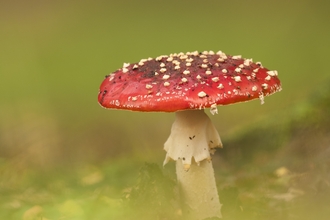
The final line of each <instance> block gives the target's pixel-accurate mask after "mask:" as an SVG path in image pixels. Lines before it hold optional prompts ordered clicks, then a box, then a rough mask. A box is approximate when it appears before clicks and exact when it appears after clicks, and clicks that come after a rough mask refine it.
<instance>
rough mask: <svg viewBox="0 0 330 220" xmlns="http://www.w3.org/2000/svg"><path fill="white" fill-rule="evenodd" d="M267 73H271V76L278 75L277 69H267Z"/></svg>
mask: <svg viewBox="0 0 330 220" xmlns="http://www.w3.org/2000/svg"><path fill="white" fill-rule="evenodd" d="M267 74H268V75H270V76H277V75H278V73H277V71H276V70H270V71H267Z"/></svg>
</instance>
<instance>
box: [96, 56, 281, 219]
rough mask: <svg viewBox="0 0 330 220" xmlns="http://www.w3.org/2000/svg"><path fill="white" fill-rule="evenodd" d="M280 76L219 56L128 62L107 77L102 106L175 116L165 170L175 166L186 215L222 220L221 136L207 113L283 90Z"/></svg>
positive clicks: (249, 61) (257, 65)
mask: <svg viewBox="0 0 330 220" xmlns="http://www.w3.org/2000/svg"><path fill="white" fill-rule="evenodd" d="M277 75H278V74H277V71H275V70H273V71H270V70H268V69H266V68H264V67H263V66H262V65H261V63H260V62H257V63H254V62H253V61H252V59H243V58H241V56H230V55H227V54H225V53H223V52H221V51H219V52H217V53H214V52H213V51H204V52H202V53H200V52H197V51H195V52H188V53H178V54H176V53H175V54H171V55H168V56H167V55H163V56H159V57H157V58H155V59H152V58H149V59H142V60H140V61H139V62H137V63H134V64H127V63H125V64H124V65H123V67H122V68H121V69H118V70H117V71H115V72H113V73H112V74H109V75H107V76H106V78H105V79H104V81H103V82H102V84H101V86H100V92H99V95H98V101H99V103H100V104H101V105H102V106H103V107H105V108H112V109H126V110H132V111H144V112H176V117H175V121H174V123H173V125H172V129H171V134H170V136H169V138H168V139H167V141H166V142H165V144H164V149H165V150H166V152H167V154H166V157H165V161H164V165H165V164H166V163H168V162H169V161H170V160H174V161H176V173H177V181H178V185H179V188H180V194H181V198H182V199H181V200H182V205H183V210H184V214H185V215H186V216H188V217H189V219H197V220H199V219H204V218H208V217H218V218H221V204H220V201H219V197H218V192H217V188H216V182H215V178H214V171H213V167H212V162H211V155H212V154H214V152H215V150H216V148H221V147H222V143H221V140H220V137H219V134H218V132H217V130H216V128H215V126H214V125H213V124H212V122H211V120H210V118H209V117H208V116H207V114H205V112H204V109H205V108H210V111H211V113H212V114H213V115H214V114H216V113H218V111H217V105H227V104H234V103H238V102H245V101H249V100H252V99H260V101H261V104H263V103H264V97H265V96H269V95H271V94H273V93H275V92H278V91H280V90H281V83H280V80H279V79H278V77H277Z"/></svg>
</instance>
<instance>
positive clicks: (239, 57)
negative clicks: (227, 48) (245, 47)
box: [231, 55, 242, 60]
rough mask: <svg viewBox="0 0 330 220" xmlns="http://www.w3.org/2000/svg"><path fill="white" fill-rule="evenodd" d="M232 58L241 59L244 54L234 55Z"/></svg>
mask: <svg viewBox="0 0 330 220" xmlns="http://www.w3.org/2000/svg"><path fill="white" fill-rule="evenodd" d="M231 58H233V59H234V60H237V59H241V58H242V56H241V55H236V56H232V57H231Z"/></svg>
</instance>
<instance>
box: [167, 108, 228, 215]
mask: <svg viewBox="0 0 330 220" xmlns="http://www.w3.org/2000/svg"><path fill="white" fill-rule="evenodd" d="M217 147H222V143H221V140H220V137H219V134H218V132H217V130H216V129H215V127H214V125H213V124H212V122H211V120H210V118H209V117H208V116H207V115H206V114H205V112H204V110H186V111H181V112H177V113H176V118H175V121H174V123H173V125H172V129H171V134H170V137H169V138H168V139H167V141H166V142H165V144H164V149H165V150H166V151H167V154H166V158H165V161H164V165H165V164H166V163H167V162H168V161H169V160H170V159H172V160H175V161H176V172H177V179H178V184H179V187H180V194H181V196H182V203H183V210H184V214H185V215H187V216H189V218H188V219H196V220H200V219H204V218H208V217H218V218H221V211H220V210H221V204H220V201H219V196H218V191H217V188H216V183H215V178H214V170H213V167H212V162H211V154H213V153H214V152H215V148H217Z"/></svg>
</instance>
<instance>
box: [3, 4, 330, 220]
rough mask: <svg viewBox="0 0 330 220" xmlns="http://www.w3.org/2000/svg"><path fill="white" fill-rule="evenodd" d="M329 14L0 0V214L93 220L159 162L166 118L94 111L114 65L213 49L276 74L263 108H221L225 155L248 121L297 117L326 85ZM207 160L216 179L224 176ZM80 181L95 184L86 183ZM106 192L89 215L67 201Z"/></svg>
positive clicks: (293, 8) (324, 9)
mask: <svg viewBox="0 0 330 220" xmlns="http://www.w3.org/2000/svg"><path fill="white" fill-rule="evenodd" d="M329 7H330V3H329V1H321V0H318V1H314V0H313V1H307V0H302V1H284V0H279V1H261V0H259V1H258V0H254V1H237V0H234V1H221V0H218V1H216V0H206V1H195V0H192V1H187V0H182V1H181V0H180V1H173V0H170V1H158V0H154V1H147V0H141V1H127V0H124V1H102V0H96V1H88V0H85V1H1V2H0V76H1V77H0V94H1V95H0V175H1V176H0V193H3V195H4V196H3V197H2V198H1V199H0V202H1V204H0V209H3V210H4V211H1V212H0V213H2V214H0V216H1V215H3V216H4V217H5V218H6V219H22V218H23V219H24V220H26V219H28V217H26V216H25V215H28V214H26V213H27V212H28V211H29V210H31V208H32V209H33V208H35V207H37V208H41V209H42V210H43V212H42V213H44V214H43V216H44V219H74V218H77V219H102V217H101V216H102V215H100V214H96V212H97V213H103V214H104V215H105V216H107V215H110V214H109V213H108V212H107V211H104V210H108V209H107V205H108V206H111V207H112V206H113V203H116V202H117V199H118V198H120V196H121V194H122V190H124V189H125V188H127V187H129V186H130V185H132V184H134V183H135V179H136V178H137V175H138V171H139V167H141V166H142V165H143V164H144V162H150V163H156V164H158V165H159V166H160V165H161V164H162V161H163V158H164V156H165V152H164V151H163V150H162V148H163V143H164V142H165V140H166V139H167V137H168V135H169V132H170V127H171V124H172V121H173V119H174V114H169V113H138V112H129V111H117V110H105V109H103V108H101V107H100V106H99V105H98V103H97V94H98V88H99V85H100V83H101V82H102V80H103V79H104V76H105V75H107V74H109V73H110V72H112V71H114V70H116V69H118V68H120V67H122V64H123V63H124V62H129V63H134V62H138V61H139V60H140V59H141V58H148V57H157V56H158V55H162V54H170V53H178V52H187V51H195V50H199V51H204V50H213V51H218V50H222V51H223V52H225V53H227V54H230V55H242V56H243V57H245V58H253V60H254V61H261V62H262V64H263V65H264V66H265V67H267V68H268V69H272V70H277V71H278V72H279V78H280V79H281V82H282V87H283V91H281V92H280V93H277V94H275V95H273V96H270V97H267V98H266V99H265V104H264V105H260V101H258V100H257V101H252V102H249V103H240V104H236V105H230V106H220V107H218V111H219V114H218V115H215V116H211V119H212V121H213V122H214V124H215V126H216V127H217V128H218V130H219V133H220V135H221V137H222V139H223V140H224V143H225V147H228V148H229V147H230V140H235V138H237V136H238V135H237V134H242V132H244V131H249V129H250V127H251V125H252V124H255V123H260V124H261V125H264V124H263V123H264V122H267V121H269V120H275V121H276V120H277V119H278V120H281V118H279V117H278V114H279V113H282V114H281V117H283V118H284V119H283V120H288V119H290V118H292V117H293V116H292V115H294V116H297V115H299V114H305V110H306V106H307V105H308V104H309V100H313V98H311V97H312V94H313V92H315V91H318V90H319V89H322V88H324V87H325V88H327V86H328V84H327V83H326V82H327V81H328V82H329V72H328V68H329V61H328V59H329V50H330V43H329V39H330V25H329V21H330V15H329ZM302 103H303V104H302ZM292 109H294V110H292ZM207 112H208V111H207ZM287 112H290V113H287ZM292 112H293V113H292ZM274 117H276V118H275V119H274ZM243 144H244V143H243ZM246 144H247V145H248V146H245V147H246V148H251V149H253V147H254V143H253V142H249V141H247V142H246ZM328 145H329V144H328V143H327V146H328ZM217 154H221V150H220V151H218V152H217ZM214 160H215V169H216V170H219V172H220V170H221V169H224V171H223V172H226V171H228V170H230V167H229V168H228V167H224V168H222V167H220V166H218V167H217V166H216V165H217V161H218V160H221V158H220V159H219V157H215V159H214ZM261 160H262V158H261ZM300 160H304V157H303V156H302V157H301V158H300ZM232 162H235V161H232ZM218 163H220V162H218ZM265 163H267V162H265ZM265 163H264V164H265ZM262 165H263V164H262V163H261V166H262ZM277 166H278V168H279V167H281V164H277ZM165 171H168V172H169V173H171V172H174V171H173V166H172V165H169V166H168V167H167V168H165ZM301 172H303V171H301ZM92 174H93V175H95V176H92V177H90V176H89V175H92ZM220 174H221V173H218V174H217V175H218V179H219V181H223V180H221V175H220ZM84 177H90V179H91V180H95V181H96V182H95V183H94V182H93V181H92V183H85V185H84V184H82V183H81V181H83V179H84ZM98 178H99V179H98ZM233 178H235V176H234V175H233ZM87 179H88V178H87ZM258 181H259V180H258ZM258 181H256V182H255V183H254V184H255V185H257V184H259V182H258ZM87 182H88V181H87ZM86 184H87V185H88V187H87V188H86ZM97 184H99V185H97ZM100 184H101V185H100ZM102 184H103V185H102ZM228 184H229V183H228ZM53 185H55V186H53ZM105 185H106V186H107V187H108V188H107V189H108V191H106V192H107V193H108V194H107V197H106V199H108V200H109V201H110V202H109V201H108V200H106V199H105V200H106V202H104V204H103V203H102V204H103V205H104V206H101V208H100V209H97V211H93V210H91V211H90V210H89V208H90V207H91V206H92V205H91V204H90V203H89V201H90V200H87V201H86V200H84V199H83V198H81V197H79V196H77V195H86V197H87V195H89V194H88V193H90V192H94V191H93V190H97V189H98V188H100V187H101V188H102V187H105ZM229 185H230V184H229ZM243 185H244V184H243ZM52 187H55V188H56V187H57V188H56V190H59V193H55V192H57V191H56V190H54V189H53V188H52ZM93 187H94V188H93ZM102 189H104V188H102ZM65 190H69V191H70V193H65V192H66V191H65ZM40 194H42V195H40ZM45 194H46V197H47V196H48V197H47V198H44V197H43V195H45ZM220 194H221V193H220ZM77 197H78V198H79V199H82V201H80V200H79V201H77V200H78V199H77ZM27 198H29V199H30V200H28V199H27ZM49 200H51V202H49ZM102 201H103V200H102ZM113 201H114V202H113ZM222 203H225V201H222ZM109 204H110V205H109ZM111 204H112V205H111ZM67 207H69V208H67ZM72 207H75V208H76V209H74V208H72ZM84 207H87V208H86V210H89V211H86V210H85V211H84ZM256 207H258V205H256ZM37 208H35V209H37ZM67 209H69V210H75V211H73V214H72V213H71V214H70V213H69V214H68V213H67V212H70V211H67ZM270 209H272V208H270ZM115 210H116V209H115ZM37 211H38V210H37ZM86 213H88V214H86ZM31 215H32V216H33V214H31ZM68 216H69V217H68ZM70 216H71V217H70ZM94 216H95V217H94ZM104 219H107V218H106V217H104ZM228 219H229V217H228ZM293 219H294V218H293Z"/></svg>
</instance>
